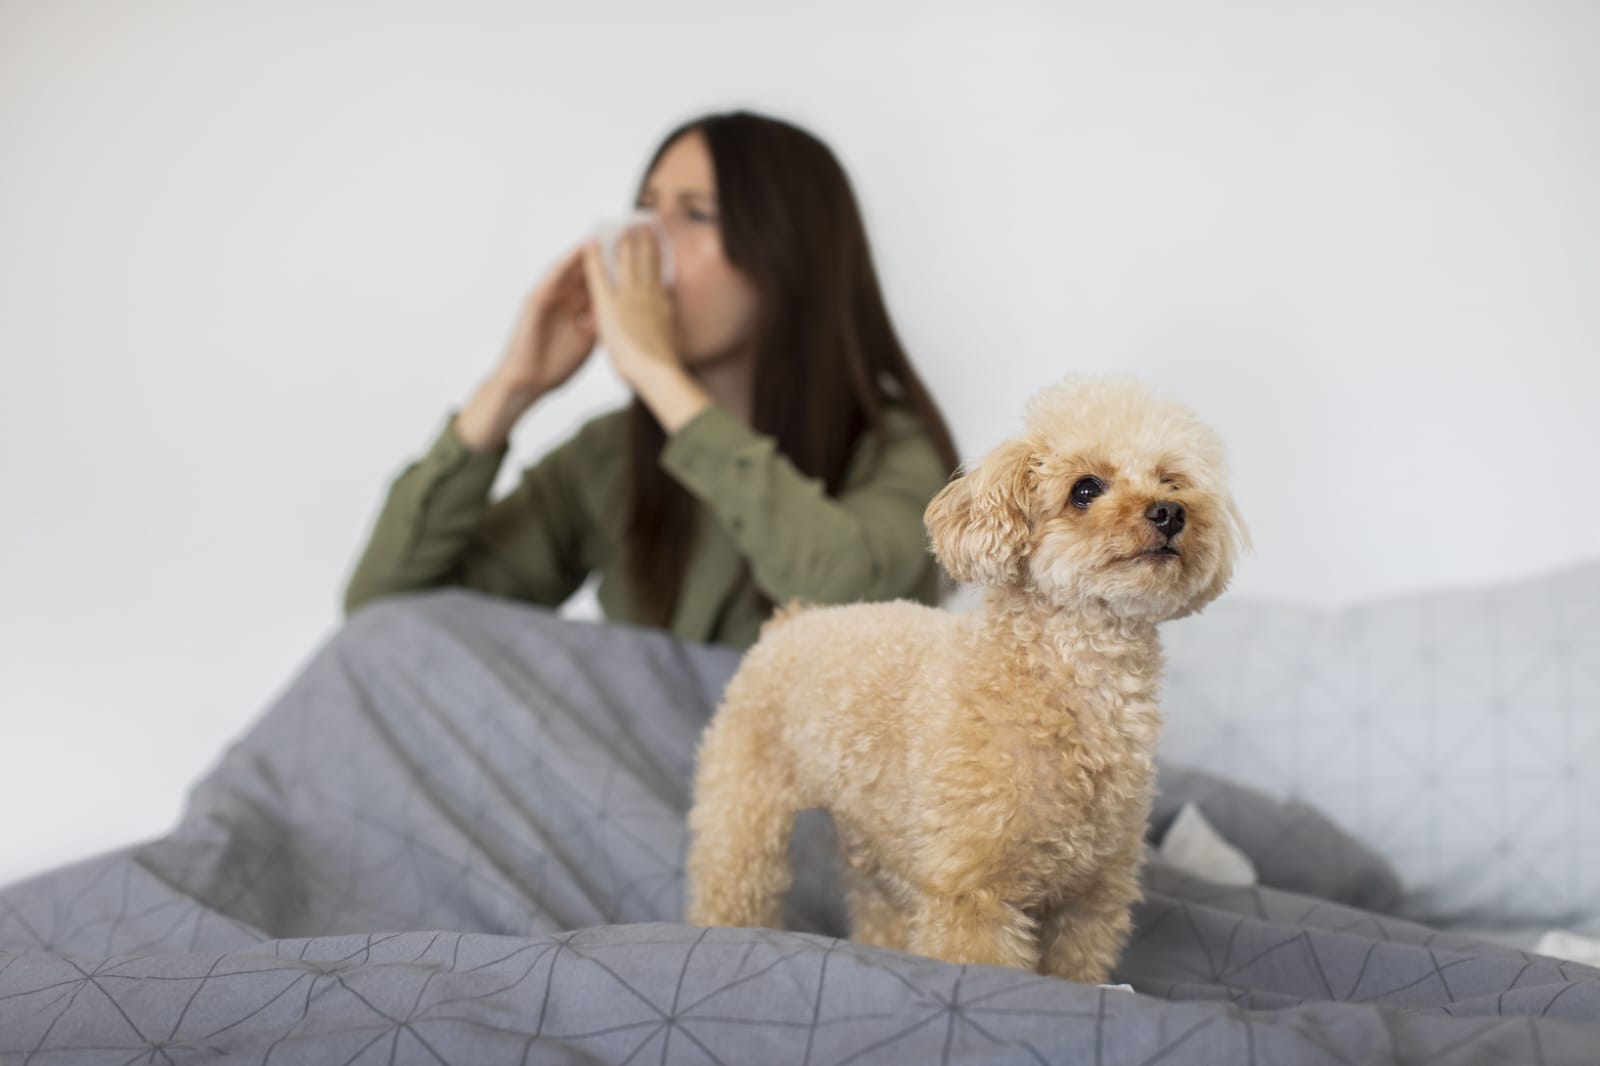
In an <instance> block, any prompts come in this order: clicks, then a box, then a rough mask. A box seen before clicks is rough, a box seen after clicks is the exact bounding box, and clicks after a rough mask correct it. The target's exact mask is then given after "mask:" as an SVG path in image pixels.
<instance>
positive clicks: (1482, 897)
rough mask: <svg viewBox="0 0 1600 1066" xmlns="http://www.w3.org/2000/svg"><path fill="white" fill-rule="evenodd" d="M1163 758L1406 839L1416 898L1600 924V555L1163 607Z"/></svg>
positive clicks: (1364, 832) (1403, 865)
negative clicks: (1514, 575) (1560, 566)
mask: <svg viewBox="0 0 1600 1066" xmlns="http://www.w3.org/2000/svg"><path fill="white" fill-rule="evenodd" d="M1162 637H1163V641H1164V643H1165V646H1166V649H1167V655H1168V670H1167V684H1166V695H1165V698H1164V701H1163V704H1164V706H1165V709H1166V712H1167V726H1166V730H1165V732H1164V734H1163V737H1162V743H1161V754H1162V756H1163V758H1166V759H1170V760H1172V761H1174V762H1181V763H1184V764H1187V765H1190V766H1195V767H1199V768H1201V769H1206V770H1210V771H1211V772H1213V773H1216V774H1218V775H1220V776H1223V777H1226V778H1230V779H1232V780H1235V781H1238V782H1241V783H1243V784H1246V785H1250V786H1253V787H1256V788H1260V789H1264V790H1267V791H1269V792H1276V793H1278V794H1280V795H1283V796H1287V797H1289V798H1291V799H1302V800H1305V801H1306V802H1309V803H1311V804H1313V805H1314V806H1316V807H1318V808H1319V809H1321V810H1322V811H1324V812H1326V813H1327V814H1328V815H1329V816H1330V817H1331V818H1332V819H1333V820H1334V821H1336V822H1337V823H1339V824H1340V825H1341V826H1343V827H1344V828H1345V829H1346V830H1348V831H1350V832H1351V833H1352V834H1354V835H1355V836H1356V837H1358V838H1359V839H1361V840H1362V841H1364V842H1365V843H1367V844H1369V845H1371V846H1372V847H1373V848H1374V849H1375V850H1377V851H1378V852H1379V853H1381V854H1383V855H1384V856H1386V857H1387V858H1388V859H1389V860H1390V861H1391V862H1392V863H1393V864H1394V866H1395V868H1396V869H1397V870H1398V872H1399V874H1400V877H1401V880H1402V882H1403V885H1404V890H1405V892H1404V900H1403V903H1402V905H1401V908H1400V913H1402V914H1405V915H1406V916H1407V917H1412V918H1415V919H1418V920H1421V921H1425V922H1428V923H1430V924H1435V925H1451V924H1458V923H1466V922H1470V923H1474V924H1478V925H1489V924H1505V925H1524V926H1525V925H1532V924H1539V925H1544V926H1547V927H1549V926H1554V927H1560V928H1565V929H1571V930H1575V931H1578V932H1582V933H1588V934H1591V935H1592V934H1594V933H1596V932H1600V563H1591V564H1585V565H1583V566H1579V567H1574V568H1571V569H1568V570H1566V571H1564V572H1562V573H1558V574H1555V575H1551V576H1546V577H1542V578H1538V579H1533V580H1527V581H1521V582H1516V583H1511V584H1505V585H1500V586H1497V587H1492V588H1483V589H1477V590H1471V591H1457V592H1437V593H1430V594H1422V595H1414V596H1403V597H1394V598H1390V599H1386V600H1382V601H1377V602H1371V603H1365V604H1360V605H1357V606H1353V607H1349V608H1344V609H1333V610H1321V609H1316V608H1307V607H1298V606H1292V605H1284V604H1275V603H1268V602H1252V601H1250V600H1248V599H1244V598H1240V597H1234V596H1224V597H1223V598H1222V599H1221V600H1219V601H1218V602H1217V603H1215V604H1213V605H1211V606H1210V607H1208V608H1207V609H1206V610H1205V611H1204V612H1203V613H1202V614H1199V615H1196V616H1193V617H1191V618H1187V619H1184V620H1182V621H1178V622H1173V623H1170V624H1169V625H1167V626H1165V627H1163V630H1162Z"/></svg>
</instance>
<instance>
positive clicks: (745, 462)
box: [733, 455, 750, 470]
mask: <svg viewBox="0 0 1600 1066" xmlns="http://www.w3.org/2000/svg"><path fill="white" fill-rule="evenodd" d="M733 463H734V465H735V466H737V467H738V468H739V469H740V470H749V469H750V457H749V456H748V455H741V456H739V457H738V458H737V459H735V460H734V461H733Z"/></svg>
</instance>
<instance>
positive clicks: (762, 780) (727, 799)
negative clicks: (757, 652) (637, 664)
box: [686, 678, 801, 929]
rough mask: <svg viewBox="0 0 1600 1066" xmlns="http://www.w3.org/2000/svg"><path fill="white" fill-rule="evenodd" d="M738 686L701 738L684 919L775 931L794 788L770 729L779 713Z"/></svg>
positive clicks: (787, 876)
mask: <svg viewBox="0 0 1600 1066" xmlns="http://www.w3.org/2000/svg"><path fill="white" fill-rule="evenodd" d="M737 681H738V679H737V678H735V682H737ZM740 687H741V686H738V685H737V684H730V686H729V695H728V698H727V699H726V700H725V701H724V703H723V706H722V708H721V709H720V710H719V711H718V713H717V715H716V716H715V717H714V718H713V719H712V721H711V725H710V726H709V727H708V728H707V729H706V732H705V735H704V736H703V737H702V738H701V741H700V752H699V764H698V766H697V767H696V771H695V782H694V806H693V808H692V809H691V810H690V811H689V835H690V842H689V857H688V864H687V874H688V893H689V899H688V906H687V908H686V910H687V918H688V921H689V924H691V925H743V926H765V927H767V928H770V929H781V928H783V898H784V895H785V894H786V893H787V892H788V891H789V884H790V880H791V877H792V874H791V871H790V869H789V835H790V833H791V831H792V830H793V828H794V816H795V814H796V813H798V812H799V810H800V809H801V804H800V797H799V791H798V789H797V787H796V785H795V782H794V771H793V767H792V766H791V765H790V764H789V763H788V761H787V760H786V759H784V757H783V755H782V754H781V753H782V751H783V748H782V746H781V745H779V744H777V743H774V739H775V738H772V737H770V736H769V735H768V734H769V732H770V729H771V727H772V726H773V725H774V724H775V723H776V721H777V716H776V715H775V714H773V713H771V710H770V709H769V708H766V707H764V706H762V705H761V704H760V702H759V701H750V700H748V699H747V700H741V699H739V698H738V696H737V695H736V693H737V692H738V690H739V688H740Z"/></svg>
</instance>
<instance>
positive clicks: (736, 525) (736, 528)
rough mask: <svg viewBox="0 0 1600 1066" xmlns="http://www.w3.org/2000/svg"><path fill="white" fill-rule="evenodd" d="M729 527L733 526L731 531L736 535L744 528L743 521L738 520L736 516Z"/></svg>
mask: <svg viewBox="0 0 1600 1066" xmlns="http://www.w3.org/2000/svg"><path fill="white" fill-rule="evenodd" d="M729 525H731V526H733V531H734V532H735V533H737V532H739V530H741V529H743V528H744V519H742V518H740V517H739V516H738V515H734V516H733V521H732V522H730V523H729Z"/></svg>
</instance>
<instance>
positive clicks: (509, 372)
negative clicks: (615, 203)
mask: <svg viewBox="0 0 1600 1066" xmlns="http://www.w3.org/2000/svg"><path fill="white" fill-rule="evenodd" d="M583 255H584V247H583V245H579V246H578V247H576V248H574V249H573V250H572V251H570V252H568V253H567V254H566V255H565V256H563V257H562V259H561V261H560V262H559V263H557V264H556V265H555V266H554V267H553V268H551V270H550V272H549V273H548V274H546V275H545V276H544V278H542V279H541V280H540V282H539V284H538V285H537V286H535V287H534V290H533V291H532V292H531V293H529V294H528V297H527V299H526V300H525V301H524V302H523V304H522V312H521V314H520V315H519V316H518V317H517V324H516V327H515V328H514V330H513V331H512V334H511V340H510V342H509V343H507V345H506V350H505V354H504V355H503V356H502V357H501V360H500V365H499V366H498V367H497V368H496V370H495V373H494V377H495V379H496V381H497V382H498V383H499V384H500V385H501V386H502V387H503V388H505V389H506V390H507V391H508V392H510V393H512V394H514V395H516V396H519V397H523V398H526V400H527V401H528V403H530V404H531V403H532V402H533V401H534V400H537V399H538V398H539V397H541V396H543V395H544V394H545V393H547V392H549V391H551V390H552V389H555V388H557V387H559V386H560V385H562V384H563V383H564V382H566V380H567V379H568V378H570V377H572V375H573V374H574V373H576V372H577V369H578V368H579V367H580V366H582V365H583V361H584V360H585V359H587V358H589V354H590V353H591V352H593V351H594V343H595V339H596V331H595V322H594V309H593V306H592V301H591V300H590V298H589V290H588V286H587V285H586V284H585V281H584V269H583Z"/></svg>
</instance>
